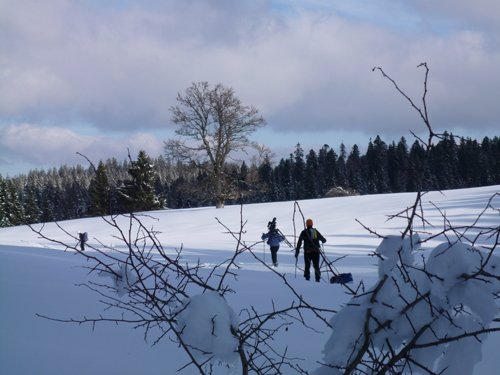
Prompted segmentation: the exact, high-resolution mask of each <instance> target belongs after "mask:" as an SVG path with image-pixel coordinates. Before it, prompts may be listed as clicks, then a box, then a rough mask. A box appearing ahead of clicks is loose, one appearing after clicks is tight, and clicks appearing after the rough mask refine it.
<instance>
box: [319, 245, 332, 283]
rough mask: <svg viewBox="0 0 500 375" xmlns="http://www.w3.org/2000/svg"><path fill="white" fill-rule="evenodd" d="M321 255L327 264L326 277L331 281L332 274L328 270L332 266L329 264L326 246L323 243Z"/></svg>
mask: <svg viewBox="0 0 500 375" xmlns="http://www.w3.org/2000/svg"><path fill="white" fill-rule="evenodd" d="M321 254H322V255H323V261H324V262H325V263H326V276H327V277H328V279H327V280H330V273H329V272H328V268H330V267H329V266H330V265H329V264H328V259H327V258H326V255H325V246H324V245H323V243H321ZM332 272H333V271H332Z"/></svg>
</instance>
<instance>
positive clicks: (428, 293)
mask: <svg viewBox="0 0 500 375" xmlns="http://www.w3.org/2000/svg"><path fill="white" fill-rule="evenodd" d="M417 242H418V237H416V236H413V237H412V238H411V240H410V238H406V239H402V238H401V237H394V236H391V237H387V238H385V239H384V240H383V241H382V243H381V244H380V246H379V247H378V248H377V255H378V256H379V259H380V261H379V278H380V279H379V281H378V283H377V284H376V285H375V286H374V287H373V288H372V289H371V290H369V291H368V292H367V293H364V294H361V295H358V296H355V297H353V298H352V299H351V300H350V302H349V303H348V304H347V305H346V306H345V307H344V308H343V309H342V310H341V311H340V312H339V313H338V314H336V315H335V316H334V317H333V318H332V320H331V325H332V335H331V337H330V339H329V340H328V341H327V343H326V345H325V347H324V362H325V363H324V365H322V366H321V368H319V369H317V370H316V372H314V374H315V375H327V374H328V375H332V374H344V373H351V372H352V373H360V374H361V373H363V374H385V373H386V372H387V371H389V370H390V371H391V372H390V373H412V374H419V373H422V374H429V373H431V374H434V373H439V374H441V373H444V374H453V375H466V374H471V373H472V370H473V368H474V365H475V364H476V363H477V362H478V361H480V359H481V347H480V345H478V341H477V340H482V339H484V337H485V335H486V333H484V332H487V330H488V327H489V325H490V323H491V322H492V321H493V319H494V318H495V316H496V314H497V313H498V306H497V304H496V301H495V295H496V294H498V292H499V291H500V281H499V277H498V276H495V275H497V274H498V272H495V270H498V266H499V263H500V258H499V257H496V256H493V255H491V254H486V253H484V252H481V251H479V250H478V249H475V248H473V247H470V246H466V245H464V244H462V243H459V242H457V243H451V244H450V243H443V244H441V245H439V246H437V247H436V248H435V249H434V250H433V251H432V252H431V253H430V254H429V256H428V258H427V260H426V261H424V262H423V264H418V263H417V262H416V261H415V257H414V254H415V251H416V250H417V248H416V244H417ZM438 346H439V349H437V347H438ZM356 371H357V372H356ZM442 371H444V372H442Z"/></svg>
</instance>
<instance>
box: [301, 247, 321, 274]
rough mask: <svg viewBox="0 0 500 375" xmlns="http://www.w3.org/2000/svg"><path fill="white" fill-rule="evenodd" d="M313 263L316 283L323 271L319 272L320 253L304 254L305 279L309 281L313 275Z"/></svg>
mask: <svg viewBox="0 0 500 375" xmlns="http://www.w3.org/2000/svg"><path fill="white" fill-rule="evenodd" d="M311 262H312V264H313V268H314V277H315V278H316V281H319V279H320V277H321V271H320V270H319V252H317V251H310V252H304V277H305V278H306V279H307V280H309V278H310V275H311V273H310V270H309V269H310V268H311Z"/></svg>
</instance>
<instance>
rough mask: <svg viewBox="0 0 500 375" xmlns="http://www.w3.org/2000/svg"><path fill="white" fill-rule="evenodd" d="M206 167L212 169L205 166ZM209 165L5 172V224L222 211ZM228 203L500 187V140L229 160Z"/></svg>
mask: <svg viewBox="0 0 500 375" xmlns="http://www.w3.org/2000/svg"><path fill="white" fill-rule="evenodd" d="M205 166H206V165H205ZM203 167H204V164H203V163H201V162H200V163H199V164H196V165H195V164H194V163H191V164H186V163H182V162H174V161H171V160H167V159H166V158H164V157H162V156H160V157H159V158H157V159H153V158H151V157H149V156H148V155H147V154H146V152H144V151H140V152H139V154H138V155H137V159H135V160H132V158H130V157H129V159H128V160H124V161H121V162H120V161H118V160H116V159H114V158H112V159H108V160H106V161H100V162H99V164H98V165H97V166H94V165H90V166H86V167H84V166H81V165H78V166H66V165H64V166H61V167H59V168H52V169H49V170H32V171H30V172H29V173H28V174H25V175H18V176H14V177H3V176H1V175H0V227H7V226H15V225H21V224H34V223H40V222H52V221H61V220H68V219H76V218H82V217H90V216H101V215H109V214H119V213H126V212H136V211H149V210H155V209H161V208H188V207H202V206H211V205H214V198H213V194H212V193H213V192H212V187H213V181H210V174H209V173H207V171H206V170H204V169H203ZM223 178H224V186H225V191H224V194H225V199H226V204H239V203H258V202H274V201H289V200H299V199H315V198H322V197H325V196H331V191H332V189H334V188H341V191H344V192H346V193H347V194H380V193H397V192H412V191H419V190H445V189H455V188H468V187H477V186H486V185H496V184H500V138H499V137H494V138H488V137H485V138H484V139H483V140H482V141H481V142H478V141H476V140H473V139H470V138H466V139H465V138H457V137H454V136H453V135H451V134H447V133H445V134H444V137H443V138H442V139H440V141H439V142H438V143H436V144H435V145H433V147H432V148H430V149H429V150H426V149H425V148H424V147H423V146H422V145H421V143H420V142H419V141H415V142H414V143H412V144H411V145H409V144H408V143H407V141H406V140H405V138H401V139H400V140H399V141H398V142H397V143H396V142H391V143H389V144H388V143H386V142H384V141H383V140H382V139H381V138H380V137H379V136H377V137H376V138H375V139H374V140H370V141H369V143H368V145H367V147H366V153H365V154H361V152H360V149H359V147H358V146H357V145H354V146H353V147H352V148H351V149H350V150H346V147H345V146H344V145H343V144H341V145H340V147H339V149H338V151H337V152H336V151H335V150H334V149H333V148H331V147H330V146H328V145H324V146H323V147H321V148H320V149H319V150H312V149H311V150H309V151H308V152H305V151H304V150H303V149H302V147H301V145H300V144H297V145H296V147H295V149H294V152H293V153H291V154H290V155H289V157H288V158H282V159H281V160H279V162H277V163H276V162H273V160H272V158H271V157H270V155H268V154H265V155H264V156H263V157H262V160H259V161H252V162H241V163H236V162H232V163H227V164H226V165H225V173H224V176H223Z"/></svg>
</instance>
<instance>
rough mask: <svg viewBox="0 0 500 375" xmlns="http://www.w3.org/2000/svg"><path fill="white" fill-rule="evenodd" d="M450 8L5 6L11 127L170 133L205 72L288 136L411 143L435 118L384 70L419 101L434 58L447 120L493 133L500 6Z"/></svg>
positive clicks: (6, 1) (4, 103)
mask: <svg viewBox="0 0 500 375" xmlns="http://www.w3.org/2000/svg"><path fill="white" fill-rule="evenodd" d="M445 3H446V4H447V6H442V5H436V2H429V1H425V2H409V3H406V4H405V5H404V6H403V5H398V6H396V5H394V4H393V5H392V6H389V8H387V9H388V14H390V17H385V16H384V17H382V15H381V14H380V13H379V12H377V11H376V10H375V9H374V8H373V6H371V5H370V2H366V1H361V2H358V3H357V5H355V6H354V5H353V4H352V2H349V1H341V2H336V3H335V4H332V3H331V2H325V1H324V0H317V1H310V0H308V1H303V0H296V1H292V2H283V1H267V0H261V1H238V2H235V1H230V0H224V1H218V2H207V1H202V0H195V1H189V2H184V1H174V0H168V1H156V2H107V3H106V4H102V3H101V2H76V1H70V0H54V1H49V2H39V1H34V0H26V1H22V2H19V1H14V0H0V7H1V9H2V12H1V14H0V27H1V28H2V33H0V98H2V99H1V100H0V124H2V123H4V124H5V123H13V122H15V123H22V122H25V123H31V124H40V123H45V124H46V123H49V124H54V123H57V124H66V125H65V126H64V128H65V129H73V131H74V133H73V135H74V137H77V136H78V134H77V133H78V132H79V126H80V124H81V123H86V124H90V125H91V126H93V127H94V128H96V129H99V131H100V132H101V133H102V134H106V133H108V132H109V131H117V130H119V131H122V132H134V133H137V132H147V131H149V130H153V129H166V128H169V127H172V124H170V117H171V115H170V112H169V107H170V106H172V105H174V104H175V97H176V95H177V93H178V92H181V91H183V90H184V89H185V88H186V87H188V86H189V85H190V83H191V82H193V81H200V80H206V81H209V82H210V83H219V82H221V83H223V84H224V85H227V86H231V87H233V88H234V89H235V91H236V94H237V95H238V96H239V97H240V98H241V99H242V100H243V102H244V103H246V104H254V105H256V106H257V108H259V109H260V110H261V112H262V113H263V115H264V116H265V118H266V119H267V120H268V121H267V122H268V126H269V127H272V128H273V129H274V130H275V131H277V132H282V133H286V132H288V131H290V130H294V131H296V132H298V133H300V132H308V133H310V132H312V131H318V132H322V131H326V130H329V131H331V130H332V129H337V130H338V131H346V130H352V129H354V130H355V131H356V132H358V133H359V132H364V133H366V134H370V135H375V134H392V135H394V138H399V137H400V136H401V135H408V130H409V129H412V130H417V131H418V129H419V127H420V126H422V125H421V123H420V120H419V118H418V115H416V114H415V113H413V112H412V110H411V108H410V107H409V106H408V105H407V103H405V101H404V99H402V98H401V97H400V96H399V95H398V94H397V93H396V92H395V90H394V89H393V88H392V87H391V85H390V83H389V82H388V81H386V80H384V79H383V78H382V77H381V76H380V75H379V74H377V73H373V72H372V71H371V68H372V67H373V66H382V67H383V68H384V69H385V70H386V71H387V73H389V74H390V75H391V76H392V77H393V78H394V79H396V80H397V81H398V83H400V85H401V87H402V88H403V89H405V90H406V91H407V92H408V93H409V94H411V95H412V97H413V98H415V100H416V101H417V102H418V101H419V100H420V97H421V95H422V89H423V87H422V81H423V72H422V71H421V70H418V69H417V68H416V66H417V65H418V64H419V63H420V62H423V61H426V62H428V64H429V67H430V69H431V72H430V77H429V93H428V105H429V111H430V114H431V120H433V121H435V125H436V127H438V128H440V129H444V128H452V127H454V126H460V127H461V128H462V129H468V128H469V129H471V128H473V129H476V130H478V131H479V130H481V131H483V132H494V131H495V129H496V128H497V127H498V119H499V118H500V107H499V106H498V105H497V103H496V98H498V97H499V96H500V70H499V68H498V67H499V66H500V40H499V38H498V36H496V35H500V33H499V31H500V30H499V28H500V27H499V26H500V22H498V23H496V22H495V21H496V20H498V19H500V18H499V17H500V15H499V12H498V5H496V3H495V2H492V1H489V0H482V1H480V2H475V3H473V4H472V3H470V2H466V1H458V2H456V3H455V2H453V4H451V3H450V2H449V1H446V2H445ZM387 4H392V3H391V2H388V3H387ZM439 4H441V2H439ZM455 4H456V5H455ZM485 9H488V10H489V11H487V10H485ZM482 20H484V25H483V24H482V23H481V21H482ZM405 25H410V26H405ZM1 126H2V125H0V127H1ZM295 141H298V140H295ZM363 141H365V140H363ZM93 144H95V143H93ZM31 158H32V159H36V156H32V157H31Z"/></svg>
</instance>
